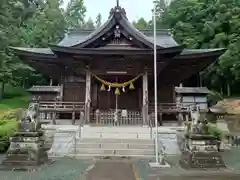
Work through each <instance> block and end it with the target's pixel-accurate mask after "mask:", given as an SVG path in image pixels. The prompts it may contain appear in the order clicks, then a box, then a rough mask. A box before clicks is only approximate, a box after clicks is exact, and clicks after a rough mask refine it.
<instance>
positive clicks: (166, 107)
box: [149, 103, 191, 113]
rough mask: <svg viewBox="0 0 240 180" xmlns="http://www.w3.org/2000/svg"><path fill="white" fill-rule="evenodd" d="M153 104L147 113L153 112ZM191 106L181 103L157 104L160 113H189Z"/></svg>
mask: <svg viewBox="0 0 240 180" xmlns="http://www.w3.org/2000/svg"><path fill="white" fill-rule="evenodd" d="M154 106H155V105H154V103H151V104H150V105H149V112H154ZM190 106H191V105H184V104H182V103H158V104H157V108H158V112H159V113H160V112H161V113H177V112H189V107H190Z"/></svg>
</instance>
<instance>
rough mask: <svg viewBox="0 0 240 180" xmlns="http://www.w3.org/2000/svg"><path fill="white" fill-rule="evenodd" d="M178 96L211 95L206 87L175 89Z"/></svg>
mask: <svg viewBox="0 0 240 180" xmlns="http://www.w3.org/2000/svg"><path fill="white" fill-rule="evenodd" d="M175 91H176V93H178V94H190V93H191V94H192V93H194V94H209V93H210V91H209V90H208V88H206V87H175Z"/></svg>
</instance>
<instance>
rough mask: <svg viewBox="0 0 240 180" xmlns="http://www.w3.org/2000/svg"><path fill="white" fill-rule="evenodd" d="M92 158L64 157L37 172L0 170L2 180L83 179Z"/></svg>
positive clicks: (0, 179)
mask: <svg viewBox="0 0 240 180" xmlns="http://www.w3.org/2000/svg"><path fill="white" fill-rule="evenodd" d="M92 164H93V161H92V160H76V159H69V158H63V159H59V160H55V162H54V163H53V164H51V165H49V166H47V167H44V168H42V169H39V170H38V171H36V172H21V171H13V172H12V171H0V180H82V179H83V174H84V171H85V170H86V169H87V168H88V167H89V166H91V165H92Z"/></svg>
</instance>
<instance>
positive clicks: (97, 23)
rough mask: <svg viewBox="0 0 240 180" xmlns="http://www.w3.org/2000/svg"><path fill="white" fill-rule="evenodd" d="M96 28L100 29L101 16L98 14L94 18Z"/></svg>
mask: <svg viewBox="0 0 240 180" xmlns="http://www.w3.org/2000/svg"><path fill="white" fill-rule="evenodd" d="M95 24H96V27H100V26H101V25H102V15H101V14H100V13H99V14H98V15H97V17H96V22H95Z"/></svg>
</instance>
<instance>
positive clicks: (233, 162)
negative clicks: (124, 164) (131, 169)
mask: <svg viewBox="0 0 240 180" xmlns="http://www.w3.org/2000/svg"><path fill="white" fill-rule="evenodd" d="M239 154H240V148H233V149H232V150H230V151H227V152H224V153H223V154H222V157H223V159H224V162H225V163H226V165H227V166H228V169H224V170H218V171H213V170H208V171H200V170H185V169H182V168H181V167H180V166H179V165H178V161H179V158H180V157H179V155H177V156H168V157H167V162H168V163H169V164H170V165H171V168H163V169H152V168H150V167H149V165H148V163H149V162H154V159H149V160H146V159H145V160H138V161H137V162H136V164H135V167H136V168H137V171H138V174H139V176H140V178H141V179H142V180H159V179H161V180H210V179H211V180H235V179H236V180H237V179H240V156H239Z"/></svg>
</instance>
